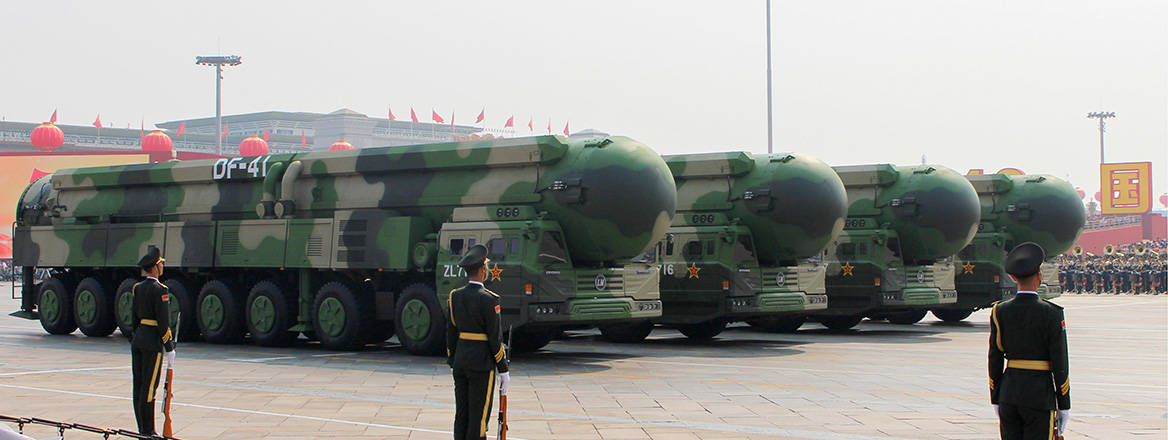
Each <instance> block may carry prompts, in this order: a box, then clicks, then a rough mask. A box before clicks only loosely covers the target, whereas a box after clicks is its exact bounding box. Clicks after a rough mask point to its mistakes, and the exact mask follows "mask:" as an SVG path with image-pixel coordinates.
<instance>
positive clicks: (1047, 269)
mask: <svg viewBox="0 0 1168 440" xmlns="http://www.w3.org/2000/svg"><path fill="white" fill-rule="evenodd" d="M967 178H968V179H969V181H970V183H972V184H973V187H974V189H976V190H977V195H978V198H979V199H980V200H981V223H980V224H979V225H978V231H977V235H976V236H975V237H974V238H973V242H971V243H970V244H969V245H968V246H966V247H965V248H964V249H962V250H961V252H959V253H958V254H957V256H956V259H955V264H956V269H957V279H956V286H957V303H956V304H953V305H950V306H946V307H939V308H936V309H933V315H935V316H937V317H938V318H940V319H942V320H945V321H960V320H962V319H965V318H966V317H968V316H969V315H970V314H971V313H973V311H975V310H978V309H981V308H985V307H989V306H991V305H993V303H994V302H995V301H1001V300H1003V299H1009V298H1011V297H1013V296H1014V294H1016V293H1017V292H1018V283H1015V282H1014V280H1013V279H1012V278H1010V276H1009V275H1008V274H1006V272H1005V270H1004V268H1003V267H1002V263H1003V261H1005V258H1006V252H1008V251H1009V250H1010V249H1013V248H1014V246H1016V245H1018V244H1019V243H1024V242H1027V241H1033V242H1035V243H1038V245H1039V246H1042V248H1043V249H1044V250H1046V255H1047V257H1048V258H1047V262H1046V263H1044V264H1043V265H1042V280H1043V282H1042V286H1041V287H1039V292H1038V294H1039V295H1040V296H1042V297H1043V298H1053V297H1057V296H1059V295H1061V294H1062V286H1060V285H1059V283H1058V273H1059V267H1058V263H1056V262H1055V257H1057V256H1058V255H1059V254H1061V253H1063V252H1066V251H1067V250H1068V249H1070V248H1071V246H1074V244H1075V242H1076V241H1078V239H1079V234H1080V233H1082V232H1083V223H1084V222H1085V221H1086V216H1087V214H1086V211H1085V210H1084V209H1083V203H1082V201H1081V200H1080V199H1079V196H1078V194H1077V193H1076V192H1075V189H1074V188H1073V187H1072V186H1071V184H1069V183H1067V182H1066V181H1063V180H1062V179H1059V178H1057V177H1054V176H1049V175H1028V176H1008V175H1005V174H992V175H980V176H967Z"/></svg>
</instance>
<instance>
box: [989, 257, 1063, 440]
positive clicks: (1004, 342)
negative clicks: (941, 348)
mask: <svg viewBox="0 0 1168 440" xmlns="http://www.w3.org/2000/svg"><path fill="white" fill-rule="evenodd" d="M1045 259H1046V253H1045V252H1044V251H1043V250H1042V247H1040V246H1039V245H1037V244H1035V243H1031V242H1026V243H1022V244H1020V245H1018V246H1017V247H1015V248H1014V249H1013V250H1011V251H1010V253H1009V254H1008V255H1006V264H1005V269H1006V273H1009V274H1010V276H1011V277H1012V278H1014V280H1015V281H1017V282H1018V295H1017V296H1015V297H1014V298H1013V299H1010V300H1008V301H1001V302H998V303H996V304H994V306H993V312H992V313H991V314H990V341H989V342H990V352H989V372H990V403H992V404H993V405H994V410H995V411H996V412H997V413H998V420H999V422H1000V427H1001V428H1000V430H1001V435H1002V439H1003V440H1031V439H1043V440H1047V439H1051V438H1053V437H1052V435H1053V434H1054V432H1055V427H1056V426H1057V427H1058V432H1059V433H1065V432H1066V426H1067V419H1068V418H1070V409H1071V394H1070V393H1071V383H1070V378H1069V370H1068V360H1067V332H1066V322H1065V321H1064V320H1063V309H1062V307H1059V306H1057V305H1055V304H1054V303H1051V302H1047V301H1045V300H1042V299H1039V298H1038V293H1037V290H1038V286H1039V285H1040V284H1042V273H1041V272H1040V271H1039V267H1040V266H1041V265H1042V262H1043V260H1045Z"/></svg>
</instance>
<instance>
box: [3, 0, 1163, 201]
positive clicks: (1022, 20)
mask: <svg viewBox="0 0 1168 440" xmlns="http://www.w3.org/2000/svg"><path fill="white" fill-rule="evenodd" d="M439 3H441V4H439ZM764 8H765V2H764V0H751V1H744V0H743V1H739V0H733V1H730V0H724V1H704V2H682V1H669V2H666V1H654V2H650V1H632V0H622V1H607V0H589V1H573V2H567V1H506V2H470V1H466V2H410V3H407V2H389V1H379V2H367V3H366V2H347V1H329V2H298V1H280V2H274V1H273V2H257V1H231V2H218V1H198V2H158V1H151V2H93V1H77V2H39V1H23V2H14V1H5V2H3V3H2V4H0V16H4V17H6V20H4V25H3V26H0V41H2V42H3V45H2V48H0V53H2V54H3V57H2V59H3V60H4V62H3V65H2V66H3V67H2V68H0V116H3V117H5V118H7V119H8V120H19V121H41V120H46V119H47V118H48V116H49V114H50V113H52V111H53V109H54V108H57V109H59V110H60V122H61V123H65V124H88V123H90V122H92V121H93V119H94V116H95V115H96V114H97V113H98V112H100V113H101V115H102V119H103V121H105V122H106V123H107V124H109V123H111V122H112V123H113V124H116V125H117V126H119V127H124V126H125V124H126V123H131V124H132V125H133V126H134V127H137V126H138V121H139V120H140V119H141V118H145V119H146V121H147V125H148V126H149V124H150V123H151V122H162V121H167V120H173V119H181V118H188V117H198V116H209V115H213V113H214V95H213V85H214V76H213V74H212V73H211V72H210V71H209V70H208V69H207V68H205V67H199V66H195V65H194V57H195V56H196V55H213V54H215V53H216V52H217V51H220V48H221V52H222V53H223V54H238V55H241V56H243V60H244V64H243V65H242V66H239V67H235V68H231V69H230V70H229V71H228V72H227V73H226V79H225V81H224V96H225V98H224V108H223V110H224V113H227V114H230V113H243V112H254V111H262V110H290V111H313V112H329V111H332V110H336V109H338V108H341V107H348V108H351V109H353V110H356V111H359V112H362V113H366V114H369V115H371V116H381V115H384V114H385V112H386V109H387V108H388V107H389V106H392V107H393V109H394V112H395V113H396V114H397V115H398V116H399V117H402V116H405V117H408V113H409V106H411V105H412V106H414V108H415V109H417V110H418V111H419V115H420V116H421V115H429V111H430V108H431V107H433V108H435V109H437V110H438V111H439V112H440V113H442V114H443V115H449V114H450V112H451V110H455V111H457V122H459V123H471V122H472V121H473V117H474V116H475V115H477V114H478V112H479V110H480V109H481V108H482V107H484V106H485V107H486V110H487V122H488V123H489V124H491V125H494V126H496V127H498V126H501V125H502V124H503V120H504V119H505V118H506V117H507V116H508V115H511V114H515V115H516V126H518V127H521V128H520V130H519V133H521V134H524V133H525V132H526V127H525V126H526V123H527V120H528V118H529V117H530V116H534V117H535V121H536V122H535V125H536V128H537V129H539V130H540V131H542V129H543V128H544V127H545V126H546V124H547V120H548V118H549V117H550V118H551V119H552V125H553V129H554V131H556V132H559V131H560V130H562V129H563V126H564V122H565V120H571V124H572V128H573V130H578V129H583V128H597V129H600V130H604V131H608V132H611V133H614V134H623V135H627V136H630V137H633V138H635V139H638V140H640V141H642V142H645V143H646V144H648V145H650V146H651V147H653V148H655V149H656V150H657V151H659V152H661V153H682V152H699V151H715V150H731V149H745V150H750V151H756V152H765V151H766V98H765V90H766V89H765V87H766V79H765V78H766V74H765V72H766V70H765V69H766V64H765V53H766V52H765V21H764V17H765V12H764V11H765V9H764ZM1166 23H1168V2H1165V1H1163V0H1107V1H1097V0H1096V1H1083V0H1059V1H1030V0H1010V1H1001V0H977V1H958V0H880V1H875V0H852V1H842V0H841V1H783V0H775V2H774V11H773V40H774V82H775V83H774V87H775V89H774V107H775V119H774V124H775V125H774V126H775V150H776V151H800V152H805V153H810V154H813V155H816V156H818V157H820V158H821V159H823V160H825V161H827V162H828V163H831V164H833V165H842V164H855V163H875V162H894V163H901V164H913V163H919V162H920V160H921V155H922V154H927V155H928V159H929V161H930V162H933V163H939V164H942V165H946V166H949V167H951V168H954V169H957V170H958V171H960V172H965V171H966V170H968V169H969V168H984V169H985V170H986V171H987V172H993V171H996V170H998V169H1000V168H1002V167H1007V166H1010V167H1017V168H1021V169H1023V170H1025V171H1026V172H1028V173H1049V174H1055V175H1057V176H1059V177H1064V178H1065V177H1067V176H1068V175H1069V176H1070V178H1071V180H1072V183H1074V184H1076V185H1078V186H1082V187H1084V188H1085V189H1087V190H1088V194H1089V195H1088V196H1090V194H1092V193H1094V191H1095V190H1096V189H1097V188H1098V186H1099V185H1098V166H1097V163H1098V159H1099V158H1098V155H1099V150H1098V132H1097V131H1096V126H1095V124H1094V121H1092V120H1088V119H1086V118H1085V115H1086V114H1087V113H1088V112H1091V111H1097V110H1107V111H1114V112H1116V113H1117V114H1118V118H1116V119H1113V120H1111V121H1109V122H1110V123H1109V126H1108V135H1107V145H1108V146H1109V148H1108V155H1107V157H1108V159H1109V161H1141V160H1151V161H1154V165H1153V170H1154V172H1155V178H1154V183H1155V185H1156V194H1157V195H1158V194H1161V193H1164V192H1168V24H1166ZM423 117H424V116H423Z"/></svg>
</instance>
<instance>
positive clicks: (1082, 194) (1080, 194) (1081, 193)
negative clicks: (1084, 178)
mask: <svg viewBox="0 0 1168 440" xmlns="http://www.w3.org/2000/svg"><path fill="white" fill-rule="evenodd" d="M1075 192H1077V193H1079V198H1080V199H1082V198H1083V197H1087V192H1086V191H1083V188H1079V187H1077V186H1076V187H1075Z"/></svg>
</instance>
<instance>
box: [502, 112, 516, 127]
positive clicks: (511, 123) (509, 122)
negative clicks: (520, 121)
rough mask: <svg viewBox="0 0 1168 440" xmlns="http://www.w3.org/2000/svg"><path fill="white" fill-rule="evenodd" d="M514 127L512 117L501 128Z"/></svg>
mask: <svg viewBox="0 0 1168 440" xmlns="http://www.w3.org/2000/svg"><path fill="white" fill-rule="evenodd" d="M514 126H515V116H514V115H512V116H511V117H510V118H507V123H506V124H503V128H508V127H514Z"/></svg>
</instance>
